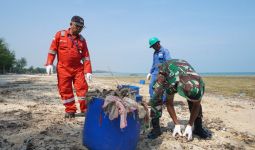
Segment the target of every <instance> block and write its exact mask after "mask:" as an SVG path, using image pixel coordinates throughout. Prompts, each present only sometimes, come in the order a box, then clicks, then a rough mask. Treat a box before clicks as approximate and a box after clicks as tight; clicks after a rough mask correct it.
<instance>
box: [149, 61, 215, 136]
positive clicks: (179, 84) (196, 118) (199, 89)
mask: <svg viewBox="0 0 255 150" xmlns="http://www.w3.org/2000/svg"><path fill="white" fill-rule="evenodd" d="M204 89H205V85H204V82H203V80H202V78H201V77H200V76H199V75H198V74H197V73H196V72H195V70H194V69H193V67H192V66H190V64H189V63H188V62H187V61H185V60H179V59H172V60H169V61H166V62H165V63H164V64H162V65H161V66H160V70H159V74H158V76H157V82H156V83H155V84H154V86H153V90H154V93H153V96H152V98H151V99H150V104H151V118H152V120H151V123H152V127H153V129H152V130H151V132H150V133H149V134H148V138H149V139H155V138H157V137H158V136H160V135H161V130H160V125H159V118H160V117H161V115H162V104H163V102H162V98H161V97H162V94H163V93H164V92H166V93H167V102H166V107H167V110H168V112H169V114H170V116H171V118H172V119H173V122H174V124H175V128H174V131H173V136H176V134H179V135H180V136H186V135H187V138H188V140H191V139H192V125H193V123H194V131H193V133H194V134H196V135H198V136H199V137H201V138H204V139H205V138H208V137H211V134H210V133H209V132H208V131H206V130H204V129H203V127H202V107H201V104H200V101H201V99H202V96H203V94H204ZM175 93H179V95H181V96H182V97H184V98H186V99H187V101H188V105H189V110H190V119H189V122H188V125H187V126H186V129H185V131H184V133H183V134H182V132H181V126H180V124H179V122H178V120H177V116H176V113H175V110H174V105H173V100H174V94H175Z"/></svg>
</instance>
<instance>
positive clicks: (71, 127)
mask: <svg viewBox="0 0 255 150" xmlns="http://www.w3.org/2000/svg"><path fill="white" fill-rule="evenodd" d="M243 78H245V77H243ZM254 78H255V77H253V78H251V80H253V81H254ZM139 79H142V78H137V77H135V78H134V77H118V78H111V77H108V78H107V77H94V79H93V82H92V83H89V85H90V88H97V87H100V88H106V89H115V87H116V85H117V84H132V85H136V86H139V87H140V94H141V95H142V96H143V100H144V101H148V100H149V93H148V83H146V84H145V85H141V84H139ZM211 80H212V79H210V80H205V81H207V82H210V83H208V84H212V82H211ZM212 81H215V80H212ZM146 82H147V81H146ZM206 84H207V83H206ZM230 84H232V83H230ZM243 84H244V85H245V84H246V83H243ZM253 84H254V83H253ZM219 86H220V85H219ZM233 86H235V85H233ZM216 87H217V86H216ZM244 87H245V86H244ZM247 88H248V87H247ZM250 88H251V89H253V91H254V90H255V88H254V85H253V86H251V87H250ZM208 89H209V88H208ZM244 91H245V89H244ZM222 92H224V91H222ZM246 95H247V94H242V93H241V94H237V95H231V94H230V95H227V96H226V95H224V94H220V92H212V91H211V90H209V91H208V92H206V93H205V95H204V98H203V100H202V106H203V116H204V118H203V119H204V125H205V126H206V127H207V128H208V129H209V130H211V132H212V133H213V137H212V139H210V140H201V139H199V138H198V137H196V136H194V139H193V140H192V141H189V142H188V141H186V139H184V138H177V139H175V138H173V137H172V129H173V126H174V125H173V122H172V120H171V118H170V116H169V114H168V113H167V111H166V109H164V112H163V116H162V118H161V126H162V130H163V134H162V135H161V136H160V137H159V138H157V139H155V140H149V139H147V138H146V135H147V133H148V131H149V130H148V131H145V132H144V133H142V134H141V136H140V140H139V142H138V145H137V149H138V150H142V149H154V150H166V149H167V150H168V149H255V117H254V116H253V115H254V114H255V99H254V98H253V97H248V96H246ZM175 108H176V112H177V116H178V119H179V120H181V123H182V124H183V125H185V124H186V123H187V121H188V118H189V112H188V105H187V102H186V100H185V99H183V98H182V97H180V96H178V95H176V96H175ZM83 124H84V117H77V118H76V119H75V120H74V121H72V122H67V121H65V119H64V106H63V105H62V102H61V100H60V97H59V94H58V91H57V78H56V75H53V76H46V75H1V76H0V149H3V150H9V149H23V150H25V149H61V150H62V149H66V150H69V149H72V150H73V149H74V150H75V149H81V150H83V149H86V147H84V146H83V145H82V132H83ZM183 128H184V126H183Z"/></svg>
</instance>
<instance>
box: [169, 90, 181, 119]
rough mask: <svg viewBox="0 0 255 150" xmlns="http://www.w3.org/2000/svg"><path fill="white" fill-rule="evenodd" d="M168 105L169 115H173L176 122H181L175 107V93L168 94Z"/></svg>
mask: <svg viewBox="0 0 255 150" xmlns="http://www.w3.org/2000/svg"><path fill="white" fill-rule="evenodd" d="M166 107H167V111H168V113H169V115H170V116H171V118H172V120H173V122H174V124H179V122H178V120H177V116H176V113H175V109H174V94H172V95H167V101H166Z"/></svg>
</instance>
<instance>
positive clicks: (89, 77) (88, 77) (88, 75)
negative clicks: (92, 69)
mask: <svg viewBox="0 0 255 150" xmlns="http://www.w3.org/2000/svg"><path fill="white" fill-rule="evenodd" d="M86 78H87V80H88V81H90V82H91V81H92V74H91V73H86Z"/></svg>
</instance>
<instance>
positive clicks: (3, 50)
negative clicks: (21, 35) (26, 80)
mask: <svg viewBox="0 0 255 150" xmlns="http://www.w3.org/2000/svg"><path fill="white" fill-rule="evenodd" d="M26 66H27V60H26V58H24V57H22V58H20V59H16V57H15V52H14V51H11V50H10V49H9V47H8V45H7V43H5V41H4V40H3V39H2V38H0V74H6V73H18V74H21V73H22V74H23V73H25V74H36V73H45V72H46V70H45V68H39V67H36V68H34V67H33V66H31V67H29V68H25V67H26Z"/></svg>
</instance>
